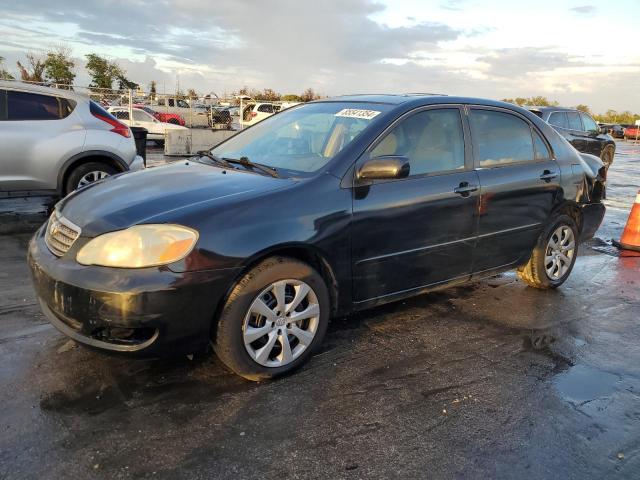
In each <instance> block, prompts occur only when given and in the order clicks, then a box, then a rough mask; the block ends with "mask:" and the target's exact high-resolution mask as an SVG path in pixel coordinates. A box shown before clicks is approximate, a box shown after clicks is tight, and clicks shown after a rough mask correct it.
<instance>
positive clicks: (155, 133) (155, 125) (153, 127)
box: [107, 107, 189, 143]
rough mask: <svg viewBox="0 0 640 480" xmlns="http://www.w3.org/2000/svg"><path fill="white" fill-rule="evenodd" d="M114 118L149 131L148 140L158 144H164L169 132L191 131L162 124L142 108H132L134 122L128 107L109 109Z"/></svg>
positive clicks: (170, 124)
mask: <svg viewBox="0 0 640 480" xmlns="http://www.w3.org/2000/svg"><path fill="white" fill-rule="evenodd" d="M107 110H108V111H109V113H111V114H112V115H113V116H114V117H116V118H117V119H118V120H120V121H121V122H122V123H124V124H126V125H129V126H130V127H142V128H144V129H146V130H147V140H155V141H156V142H158V143H161V142H164V139H165V135H166V132H167V131H168V130H189V129H188V128H186V127H181V126H180V125H175V124H173V123H166V122H161V121H160V120H158V119H157V118H155V117H154V116H153V115H149V114H148V113H147V112H145V111H144V110H142V109H140V108H132V109H131V111H132V114H133V122H132V121H131V119H130V118H129V108H128V107H109V108H108V109H107Z"/></svg>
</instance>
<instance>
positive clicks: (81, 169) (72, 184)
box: [64, 162, 116, 195]
mask: <svg viewBox="0 0 640 480" xmlns="http://www.w3.org/2000/svg"><path fill="white" fill-rule="evenodd" d="M114 173H116V169H115V168H113V167H112V166H111V165H108V164H106V163H102V162H88V163H83V164H82V165H80V166H78V167H76V168H74V169H73V171H72V172H71V174H70V175H69V177H68V178H67V183H66V185H65V191H64V194H65V195H68V194H70V193H71V192H73V191H74V190H77V189H78V188H81V187H84V186H86V185H89V184H90V183H93V182H96V181H98V180H102V179H103V178H106V177H109V176H111V175H113V174H114Z"/></svg>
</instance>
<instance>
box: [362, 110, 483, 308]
mask: <svg viewBox="0 0 640 480" xmlns="http://www.w3.org/2000/svg"><path fill="white" fill-rule="evenodd" d="M467 136H468V134H467ZM372 147H373V148H372V149H370V151H369V152H367V153H366V154H365V155H364V156H363V158H362V159H360V161H359V162H358V164H361V162H363V161H366V160H368V159H370V158H375V157H380V156H387V155H402V156H406V157H407V158H408V159H409V164H410V168H411V171H410V175H409V177H408V178H404V179H400V180H381V181H373V182H372V183H370V184H366V185H358V184H356V185H355V187H354V190H353V222H352V261H353V291H354V296H355V300H356V302H357V303H362V302H366V301H372V300H379V299H384V298H385V297H386V298H389V297H392V296H393V295H394V294H404V293H407V292H411V291H416V290H419V289H421V288H424V287H428V286H431V285H435V284H438V283H442V282H445V281H448V280H452V279H460V280H466V279H468V278H469V276H470V273H471V263H472V258H473V249H474V246H475V241H476V229H477V208H478V193H479V189H478V175H477V173H476V172H475V171H474V170H473V161H472V157H471V155H470V152H469V149H466V148H465V132H464V127H463V123H462V120H461V109H460V108H459V107H457V106H451V107H449V108H443V107H441V106H439V107H437V108H426V109H421V110H420V111H415V112H412V113H410V114H407V115H406V116H405V117H403V118H402V119H400V120H399V121H398V122H397V123H396V124H395V126H394V127H392V128H391V129H390V131H389V132H388V133H387V134H386V135H384V136H383V137H382V138H381V139H380V140H379V141H378V142H377V143H376V144H374V145H373V146H372Z"/></svg>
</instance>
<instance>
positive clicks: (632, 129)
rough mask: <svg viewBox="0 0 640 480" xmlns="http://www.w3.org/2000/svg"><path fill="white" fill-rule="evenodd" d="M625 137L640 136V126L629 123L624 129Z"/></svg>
mask: <svg viewBox="0 0 640 480" xmlns="http://www.w3.org/2000/svg"><path fill="white" fill-rule="evenodd" d="M624 138H625V139H626V140H635V139H636V138H640V127H637V126H635V125H629V126H628V127H627V128H625V129H624Z"/></svg>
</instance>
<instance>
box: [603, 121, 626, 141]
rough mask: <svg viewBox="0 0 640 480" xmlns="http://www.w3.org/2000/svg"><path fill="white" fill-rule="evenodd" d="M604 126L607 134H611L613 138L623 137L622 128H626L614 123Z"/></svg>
mask: <svg viewBox="0 0 640 480" xmlns="http://www.w3.org/2000/svg"><path fill="white" fill-rule="evenodd" d="M605 128H606V130H607V132H608V133H609V135H611V136H612V137H613V138H624V129H625V128H626V127H625V126H623V125H618V124H614V125H605Z"/></svg>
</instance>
